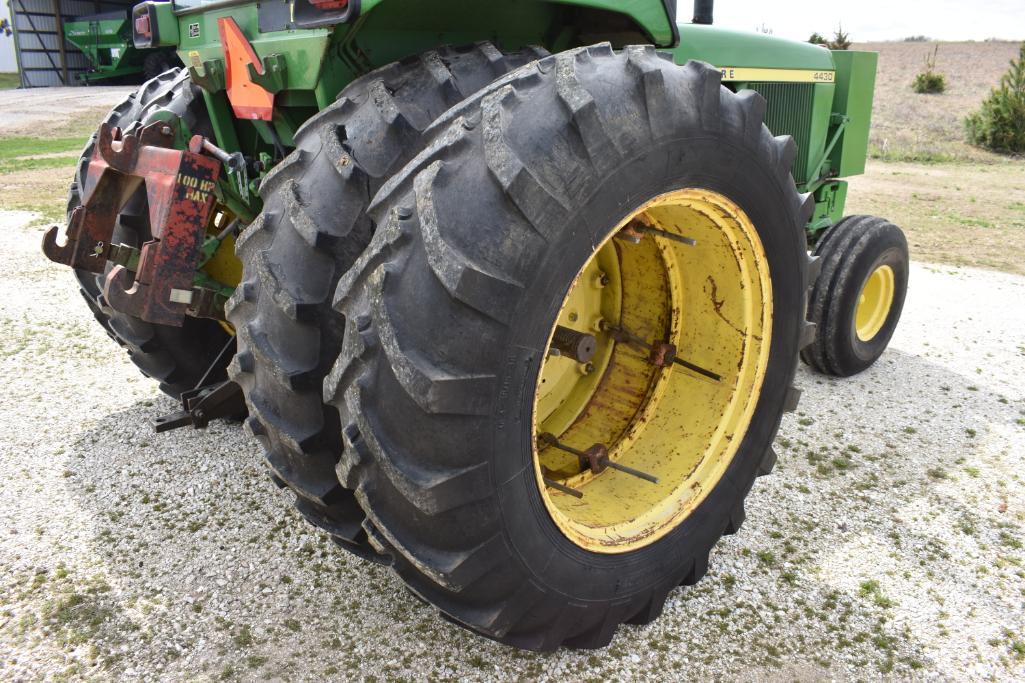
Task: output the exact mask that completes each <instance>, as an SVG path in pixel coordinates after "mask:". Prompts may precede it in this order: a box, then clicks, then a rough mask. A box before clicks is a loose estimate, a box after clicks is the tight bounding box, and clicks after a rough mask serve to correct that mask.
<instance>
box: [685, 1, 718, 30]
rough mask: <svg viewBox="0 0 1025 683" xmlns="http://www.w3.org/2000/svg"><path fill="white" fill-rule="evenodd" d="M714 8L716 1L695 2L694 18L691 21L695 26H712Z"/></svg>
mask: <svg viewBox="0 0 1025 683" xmlns="http://www.w3.org/2000/svg"><path fill="white" fill-rule="evenodd" d="M714 7H715V0H694V18H693V19H692V20H691V21H693V22H694V23H695V24H711V23H712V12H713V9H714Z"/></svg>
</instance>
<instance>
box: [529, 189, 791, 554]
mask: <svg viewBox="0 0 1025 683" xmlns="http://www.w3.org/2000/svg"><path fill="white" fill-rule="evenodd" d="M638 227H639V229H640V230H641V232H638V231H636V230H635V228H638ZM624 229H625V230H624ZM674 236H675V237H676V238H680V237H682V238H689V239H691V240H693V241H695V242H696V244H694V245H689V244H684V243H682V242H681V241H679V240H678V239H674ZM624 237H629V238H631V239H624ZM559 328H566V329H570V330H573V331H576V332H579V333H585V334H590V335H593V336H594V338H595V342H596V345H595V349H594V355H593V358H591V359H590V360H589V361H588V362H586V363H583V362H578V361H577V359H576V358H574V357H571V356H569V355H567V354H561V355H553V354H552V353H550V354H549V355H548V357H547V358H546V360H545V362H544V363H543V364H542V367H541V371H540V372H539V374H538V379H537V385H536V394H535V402H534V415H533V431H534V433H533V436H534V444H535V446H534V466H535V475H536V477H537V482H538V487H539V489H540V491H541V494H542V498H543V500H544V504H545V506H546V508H547V510H548V512H549V514H550V516H551V518H552V520H553V521H554V522H555V524H556V525H557V526H558V528H559V529H560V531H561V532H562V533H563V534H564V535H565V536H566V537H567V538H569V539H570V540H571V541H572V542H574V543H575V544H577V545H578V546H581V547H583V548H585V549H587V550H590V551H593V552H600V553H623V552H627V551H630V550H635V549H637V548H641V547H644V546H646V545H648V544H650V543H653V542H655V541H656V540H658V539H660V538H662V537H664V536H665V535H666V534H668V533H670V532H671V531H672V530H673V529H675V528H676V527H678V526H679V525H680V524H681V523H682V522H683V521H684V520H685V519H686V518H687V517H688V516H689V515H690V514H691V512H692V511H693V510H694V509H695V508H696V507H697V506H698V505H699V504H700V503H701V502H702V501H703V500H704V499H705V497H706V496H707V495H708V494H709V492H710V491H712V489H714V488H715V487H716V485H717V484H718V483H719V481H720V480H721V478H722V477H723V475H724V473H725V472H726V470H727V468H728V467H729V465H730V463H731V462H732V461H733V458H734V457H735V455H736V453H737V449H738V448H739V446H740V443H741V442H742V441H743V438H744V435H745V434H746V433H747V429H748V425H749V424H750V421H751V417H752V415H753V414H754V410H755V406H756V404H757V402H758V397H759V395H760V392H761V387H762V383H763V381H764V378H765V371H766V367H767V365H768V358H769V349H770V345H771V330H772V288H771V281H770V276H769V267H768V261H767V259H766V256H765V252H764V249H763V247H762V244H761V240H760V239H759V237H758V233H757V231H756V230H755V228H754V225H753V224H752V222H751V221H750V219H749V218H748V217H747V215H746V214H745V213H744V212H743V211H742V210H741V209H740V208H739V207H738V206H737V205H736V204H734V203H733V202H731V201H730V200H729V199H728V198H727V197H725V196H723V195H721V194H718V193H716V192H712V191H709V190H702V189H686V190H679V191H676V192H672V193H669V194H666V195H662V196H660V197H657V198H656V199H654V200H652V201H651V202H648V203H647V204H645V205H643V206H641V207H640V208H638V209H637V210H636V211H635V212H634V213H633V214H631V215H630V216H629V217H628V218H627V219H626V220H624V221H623V222H622V223H620V224H619V225H618V226H616V227H615V228H614V229H613V230H612V231H611V232H610V233H609V236H608V237H607V239H606V240H605V241H604V242H603V243H602V244H601V245H600V246H599V247H598V248H597V249H596V250H595V251H594V253H593V255H592V257H591V258H590V259H589V260H588V262H587V263H586V264H585V265H584V267H583V268H582V269H580V271H579V272H578V274H577V276H576V278H575V279H574V282H573V284H572V286H571V287H570V289H569V291H568V293H566V294H565V296H564V299H563V305H562V307H561V309H560V311H559V314H558V317H557V319H556V321H555V324H554V325H553V327H552V333H551V336H550V337H549V343H550V347H551V342H552V338H553V337H554V336H555V334H556V330H557V329H559ZM624 335H627V336H624ZM652 342H662V343H666V344H671V345H672V347H675V352H676V353H675V355H676V357H677V358H679V359H680V360H681V361H683V362H684V363H686V364H688V365H689V366H690V367H687V366H684V365H681V364H680V363H664V364H663V363H662V362H660V361H659V360H658V356H659V354H658V353H654V354H653V353H652V347H651V343H652ZM672 347H666V346H659V347H656V348H657V349H661V350H662V351H666V350H667V349H671V348H672ZM663 355H664V354H663ZM672 355H673V354H672V350H670V351H669V353H668V356H666V357H668V358H671V357H672ZM653 359H654V360H653ZM662 360H665V359H664V358H663V359H662ZM692 368H696V369H692ZM709 375H711V376H717V377H718V379H715V378H714V377H710V376H709ZM592 447H596V448H598V450H597V451H595V450H594V449H593V448H592ZM599 447H600V448H599ZM602 448H604V449H605V453H607V460H603V461H602V462H601V463H598V464H597V466H596V467H595V468H592V467H591V466H590V461H587V460H582V459H581V458H580V457H579V456H578V455H576V454H574V453H573V452H571V451H574V450H575V451H578V452H583V451H587V450H588V449H591V451H592V453H595V452H597V453H601V452H602V451H601V449H602ZM567 449H569V450H567ZM610 463H611V465H610ZM616 468H618V469H616ZM595 470H597V471H595ZM631 472H633V473H631ZM639 475H646V476H648V477H650V478H653V479H657V483H653V482H652V481H649V480H647V479H645V478H641V476H639Z"/></svg>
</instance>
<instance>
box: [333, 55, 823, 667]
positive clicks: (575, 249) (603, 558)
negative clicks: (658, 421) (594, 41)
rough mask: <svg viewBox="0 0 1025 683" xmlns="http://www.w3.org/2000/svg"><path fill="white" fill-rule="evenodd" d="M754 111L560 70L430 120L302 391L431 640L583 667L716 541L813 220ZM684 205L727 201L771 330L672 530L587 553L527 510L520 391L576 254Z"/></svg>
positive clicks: (763, 403) (716, 98)
mask: <svg viewBox="0 0 1025 683" xmlns="http://www.w3.org/2000/svg"><path fill="white" fill-rule="evenodd" d="M764 112H765V102H764V100H763V99H762V98H761V97H760V96H758V95H756V94H755V93H753V92H745V93H742V94H734V93H732V92H730V91H729V90H727V89H725V88H723V87H721V85H720V72H719V71H718V70H716V69H714V68H711V67H709V66H708V65H705V64H701V63H698V62H690V63H688V64H687V65H686V66H685V67H679V66H676V65H674V64H673V63H672V62H671V61H670V60H668V59H667V58H665V57H664V56H663V55H659V54H657V53H656V52H655V51H654V50H653V49H651V48H646V47H643V48H642V47H639V48H630V49H627V50H626V51H625V52H622V53H614V52H613V51H612V50H611V48H610V47H609V46H608V45H600V46H595V47H591V48H584V49H580V50H574V51H571V52H568V53H564V54H560V55H557V56H555V57H550V58H547V59H544V60H541V61H540V62H538V63H537V65H535V66H530V67H526V68H524V69H521V70H519V71H517V72H516V73H515V74H513V75H512V76H510V77H508V78H506V79H503V81H500V82H499V83H497V84H495V85H492V86H491V87H489V88H486V89H485V90H484V91H482V92H481V93H478V94H477V95H475V96H474V97H473V98H470V99H469V100H467V101H466V102H465V103H464V104H463V105H461V106H460V107H459V108H457V110H455V111H454V112H450V114H449V115H448V116H446V117H445V119H443V122H445V121H448V120H451V119H452V118H453V117H455V120H454V121H451V125H450V126H448V125H442V123H439V124H437V125H436V126H435V128H436V129H437V135H436V137H435V139H434V141H433V142H432V144H431V146H430V147H428V148H427V151H425V152H424V153H423V154H421V155H420V156H419V157H418V158H417V159H416V160H414V161H413V162H411V163H410V164H409V165H408V166H407V167H406V168H405V169H404V170H403V171H402V172H401V173H399V174H397V175H396V176H395V177H394V178H393V179H392V181H391V182H390V183H389V184H388V185H387V186H386V187H385V188H384V189H383V190H382V191H381V192H380V193H379V194H378V196H377V197H375V199H374V205H373V207H372V208H371V216H372V217H373V218H374V219H375V220H376V221H378V223H379V224H380V226H381V227H380V229H379V230H378V231H377V233H376V235H375V236H374V240H373V241H372V243H371V245H370V247H369V248H368V249H367V251H366V252H365V253H364V255H363V256H361V257H360V259H359V261H358V263H357V264H356V265H355V266H354V267H353V268H352V270H351V271H350V272H349V273H348V274H347V275H346V276H345V277H344V278H343V279H342V280H341V281H340V283H339V286H338V291H337V294H336V298H335V301H336V307H337V308H338V309H339V310H340V311H341V312H342V313H343V314H344V315H345V318H346V333H345V342H344V344H343V350H342V353H341V354H340V356H339V359H338V361H337V363H336V365H335V367H334V368H333V369H332V372H331V375H330V376H329V377H328V379H327V380H326V381H325V388H324V391H325V396H326V397H329V398H330V400H331V402H332V403H333V404H334V405H335V406H337V408H338V411H339V414H340V416H341V419H342V425H343V427H342V433H343V435H344V439H345V452H344V454H343V456H342V459H341V462H340V463H339V466H338V473H339V476H340V477H341V480H342V481H343V482H344V483H345V485H346V486H349V487H352V488H354V489H355V491H356V498H357V500H358V501H359V503H360V505H361V506H362V507H363V508H364V509H365V511H366V513H367V517H368V520H367V522H366V528H367V530H368V533H369V536H370V540H371V543H372V544H373V545H374V546H375V547H376V548H378V550H379V551H380V552H382V553H385V554H388V555H390V556H391V557H392V558H393V567H394V568H395V570H396V571H397V572H398V574H399V575H400V576H401V577H402V579H403V580H404V581H405V582H406V583H407V584H408V585H409V587H410V588H411V589H412V590H413V591H414V592H415V593H416V594H417V595H419V596H421V597H422V598H424V599H426V600H428V601H429V602H431V603H433V604H434V605H436V606H437V607H438V608H439V609H440V610H441V611H442V612H443V614H444V615H446V617H447V618H449V619H451V620H453V621H454V622H456V623H458V624H461V625H463V626H465V627H467V628H469V629H471V630H473V631H475V632H477V633H480V634H482V635H485V636H487V637H490V638H493V639H496V640H498V641H500V642H503V643H507V644H511V645H515V646H517V647H522V648H528V649H534V650H551V649H554V648H557V647H559V646H560V645H567V646H571V647H584V648H595V647H601V646H604V645H606V644H607V643H609V642H610V640H611V638H612V637H613V634H614V633H615V631H616V629H617V627H618V625H619V624H621V623H623V622H627V621H630V622H633V623H647V622H648V621H651V620H653V619H654V618H656V617H657V616H658V615H659V614H660V613H661V610H662V607H663V604H664V602H665V600H666V598H667V596H668V595H669V593H670V591H671V590H672V589H673V588H674V587H676V586H677V585H680V584H692V583H694V582H695V581H697V580H699V579H700V578H701V577H702V576H703V574H704V573H705V571H706V568H707V563H708V556H709V552H710V550H711V548H712V547H713V545H714V544H715V543H716V542H717V541H718V539H719V538H720V536H721V535H722V534H723V533H732V532H735V531H736V530H737V529H738V528H739V526H740V524H741V523H742V521H743V519H744V505H743V501H744V498H745V497H746V495H747V493H748V491H749V490H750V488H751V486H752V483H753V482H754V479H755V477H756V476H758V475H759V474H764V473H767V472H768V470H770V469H771V468H772V465H773V463H774V462H775V455H774V454H773V452H772V450H771V448H770V444H771V443H772V439H773V437H774V435H775V433H776V430H777V429H778V426H779V423H780V420H781V417H782V414H783V412H784V408H785V407H786V406H788V405H792V404H793V402H794V399H795V392H794V390H793V388H792V386H791V382H792V379H793V376H794V373H795V369H796V365H797V355H798V350H799V349H798V347H799V343H800V338H801V336H802V328H803V326H804V322H803V314H804V310H805V304H806V287H807V282H808V278H809V275H808V271H809V268H810V266H809V264H810V260H809V258H808V255H807V253H806V251H805V239H804V232H803V226H804V225H805V223H806V221H807V219H808V216H809V214H810V212H811V209H812V206H813V205H812V203H811V200H810V198H809V197H808V196H801V195H800V194H798V192H797V191H796V189H795V187H794V182H793V179H792V178H791V176H790V173H789V168H790V164H791V162H792V159H793V156H794V153H795V146H794V144H793V141H792V140H790V139H789V138H774V137H773V136H772V135H771V133H770V132H769V131H768V130H767V129H766V128H765V127H764V126H763V125H762V119H763V115H764ZM456 114H458V116H457V117H456ZM685 187H702V188H709V189H712V190H715V191H717V192H719V193H722V194H724V195H726V196H728V197H729V198H730V199H731V200H732V201H734V202H736V203H737V204H738V205H739V206H741V207H742V208H743V210H744V211H745V212H746V213H747V215H748V216H750V217H751V219H752V221H753V222H754V223H755V224H756V226H757V230H758V233H759V236H760V238H761V241H762V243H763V244H764V247H765V252H766V254H767V259H768V261H769V270H770V271H771V279H772V291H773V307H774V308H773V310H774V311H775V313H774V316H773V323H772V342H771V345H770V351H769V355H768V359H769V360H768V365H767V371H766V372H767V374H766V379H765V382H764V384H763V385H762V390H761V394H760V396H759V398H758V400H757V404H756V408H755V410H754V417H753V419H752V420H751V422H750V425H749V427H748V429H747V432H746V434H745V436H744V438H743V440H742V442H741V445H740V448H739V450H738V452H737V455H736V456H735V457H734V459H733V460H732V462H731V464H730V465H729V467H728V469H727V471H726V472H727V473H726V475H725V476H724V478H723V479H722V480H721V481H720V483H719V484H718V485H717V486H716V487H715V488H713V489H712V490H711V491H710V492H709V494H708V497H707V498H706V499H705V501H704V502H703V503H701V504H700V505H699V506H698V507H697V508H696V509H695V510H694V512H693V513H692V514H690V516H688V517H686V518H685V519H684V521H683V522H681V523H680V524H679V526H677V527H675V528H674V529H673V530H672V531H670V532H669V533H668V534H667V535H666V536H665V537H663V538H661V539H660V540H657V541H654V542H652V543H651V544H650V545H647V546H644V547H642V548H640V549H638V550H631V551H630V552H626V553H624V554H604V553H595V552H590V551H587V550H585V549H583V548H582V547H580V546H578V545H576V544H574V543H572V542H571V541H569V540H568V539H567V537H565V536H564V535H563V534H562V533H561V532H560V531H559V530H558V529H557V527H556V526H555V524H554V523H553V521H552V519H551V518H550V517H549V515H548V514H547V512H546V509H545V507H544V505H543V502H542V498H541V493H540V492H539V489H538V484H537V481H536V479H535V474H534V466H533V450H532V436H531V433H532V425H531V421H532V411H533V400H534V391H535V381H536V379H535V378H536V377H537V375H538V372H539V369H540V367H541V363H542V360H543V359H544V357H545V355H546V352H545V349H546V347H547V340H548V334H549V331H550V330H551V325H552V324H553V322H552V321H553V320H554V316H555V315H556V312H557V311H558V310H559V306H560V303H561V301H562V296H563V294H564V293H565V292H566V291H567V290H568V289H569V287H570V286H571V284H572V280H573V278H574V277H575V275H576V273H577V271H578V268H579V267H580V265H581V264H583V263H584V262H585V261H587V259H589V258H590V257H591V255H592V253H593V249H594V245H598V244H601V243H602V242H603V241H604V239H605V238H606V237H607V236H608V235H609V231H611V230H612V229H613V226H615V225H616V224H617V223H619V221H620V220H622V219H623V218H624V217H625V216H627V215H630V212H631V211H633V210H634V208H635V207H637V206H640V205H642V204H643V203H644V202H645V201H646V200H648V199H650V198H652V197H654V196H657V195H659V194H661V193H664V192H668V191H671V190H676V189H678V188H685ZM713 298H714V294H713Z"/></svg>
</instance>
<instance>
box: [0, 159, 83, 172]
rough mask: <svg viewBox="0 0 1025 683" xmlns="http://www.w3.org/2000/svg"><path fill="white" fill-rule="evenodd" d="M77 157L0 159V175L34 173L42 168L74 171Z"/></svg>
mask: <svg viewBox="0 0 1025 683" xmlns="http://www.w3.org/2000/svg"><path fill="white" fill-rule="evenodd" d="M76 163H78V157H77V156H74V157H72V156H67V157H64V156H61V157H44V158H42V159H0V175H6V174H7V173H15V172H17V171H36V170H39V169H44V168H67V169H68V170H74V168H75V164H76Z"/></svg>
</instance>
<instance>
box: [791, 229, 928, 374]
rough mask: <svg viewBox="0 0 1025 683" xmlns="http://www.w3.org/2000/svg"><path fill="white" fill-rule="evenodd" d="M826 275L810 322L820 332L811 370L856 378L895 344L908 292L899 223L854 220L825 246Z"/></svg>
mask: <svg viewBox="0 0 1025 683" xmlns="http://www.w3.org/2000/svg"><path fill="white" fill-rule="evenodd" d="M815 255H816V256H818V257H819V259H820V260H821V262H822V270H821V272H820V273H819V277H818V279H817V280H816V281H815V286H814V288H813V289H812V294H811V301H810V303H809V306H808V316H809V319H810V320H811V322H813V323H815V325H816V327H817V328H818V332H817V336H816V339H815V342H814V343H812V344H811V345H810V346H808V347H806V348H805V349H804V350H803V351H802V352H801V358H802V360H804V362H805V363H807V364H808V365H809V366H810V367H812V368H813V369H815V370H817V371H818V372H821V373H823V374H826V375H833V376H836V377H850V376H851V375H856V374H857V373H859V372H862V371H864V370H867V369H868V368H869V367H870V366H871V365H872V364H873V363H875V362H876V361H877V360H879V357H880V356H881V355H883V351H885V350H886V347H887V346H888V345H889V343H890V339H891V338H892V337H893V333H894V331H896V329H897V323H898V322H900V314H901V311H903V309H904V298H905V296H906V295H907V291H908V270H909V267H910V266H909V261H908V242H907V239H906V238H905V237H904V233H903V232H902V231H901V229H900V228H898V227H897V226H896V225H894V224H893V223H890V222H889V221H887V220H884V219H882V218H877V217H875V216H848V217H847V218H844V219H843V220H842V221H840V222H839V223H837V224H836V225H834V226H833V227H832V228H830V229H829V231H828V232H827V233H826V234H825V235H824V236H823V237H822V238H821V239H820V240H819V243H818V244H817V245H816V248H815Z"/></svg>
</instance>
